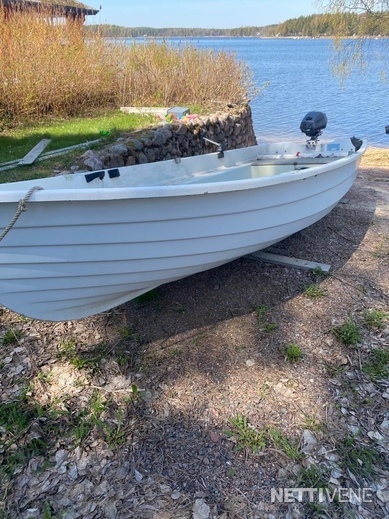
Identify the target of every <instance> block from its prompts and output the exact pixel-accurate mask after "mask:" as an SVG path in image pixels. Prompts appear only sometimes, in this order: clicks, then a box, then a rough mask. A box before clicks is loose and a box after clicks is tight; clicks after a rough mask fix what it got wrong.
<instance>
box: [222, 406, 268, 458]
mask: <svg viewBox="0 0 389 519" xmlns="http://www.w3.org/2000/svg"><path fill="white" fill-rule="evenodd" d="M230 424H231V428H230V429H227V431H226V435H227V436H228V437H232V438H234V439H235V441H236V448H237V450H245V449H248V450H251V451H252V452H253V453H254V454H257V453H258V451H260V450H263V449H265V447H266V435H265V431H257V430H256V429H254V428H253V427H252V426H251V425H250V424H249V421H248V419H247V418H246V417H245V416H243V415H241V414H238V415H237V416H236V417H235V418H230Z"/></svg>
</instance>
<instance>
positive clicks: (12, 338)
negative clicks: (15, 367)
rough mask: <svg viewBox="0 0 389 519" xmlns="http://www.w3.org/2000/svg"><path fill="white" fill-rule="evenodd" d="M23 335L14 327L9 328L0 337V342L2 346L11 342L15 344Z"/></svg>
mask: <svg viewBox="0 0 389 519" xmlns="http://www.w3.org/2000/svg"><path fill="white" fill-rule="evenodd" d="M21 337H23V332H22V331H21V330H17V329H16V328H9V329H8V330H6V331H5V332H4V334H3V336H2V337H0V343H1V344H2V345H3V346H9V345H11V344H17V343H18V342H19V339H20V338H21Z"/></svg>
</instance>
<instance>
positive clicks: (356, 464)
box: [337, 436, 380, 480]
mask: <svg viewBox="0 0 389 519" xmlns="http://www.w3.org/2000/svg"><path fill="white" fill-rule="evenodd" d="M337 451H338V454H339V456H340V458H341V459H340V466H341V467H342V468H343V469H349V470H350V472H351V473H352V474H353V475H354V476H355V477H356V478H362V479H365V480H372V479H373V477H374V476H375V474H376V471H377V465H378V463H379V461H380V455H379V453H378V451H377V450H375V449H372V448H370V447H367V446H365V445H359V444H358V443H357V442H356V441H355V439H354V437H353V436H349V437H347V438H345V439H344V440H343V442H342V443H341V444H340V445H339V446H338V449H337Z"/></svg>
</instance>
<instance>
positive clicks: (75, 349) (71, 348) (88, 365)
mask: <svg viewBox="0 0 389 519" xmlns="http://www.w3.org/2000/svg"><path fill="white" fill-rule="evenodd" d="M108 353H109V348H108V345H107V344H106V343H105V342H104V341H103V342H102V343H100V344H98V345H97V346H95V349H94V350H93V351H92V352H88V351H80V350H79V344H78V342H77V339H76V338H69V339H66V340H61V342H60V344H59V347H58V353H57V357H58V358H59V359H64V360H66V361H67V362H69V364H71V365H72V366H74V367H75V368H77V369H90V370H91V371H93V372H96V371H98V369H99V368H100V362H101V361H102V360H103V359H104V358H106V356H107V355H108Z"/></svg>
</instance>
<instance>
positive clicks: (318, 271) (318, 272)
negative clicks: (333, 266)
mask: <svg viewBox="0 0 389 519" xmlns="http://www.w3.org/2000/svg"><path fill="white" fill-rule="evenodd" d="M312 275H313V277H314V279H316V280H319V279H323V278H325V277H327V276H329V273H328V272H325V271H324V270H323V269H322V268H321V267H315V268H314V269H313V270H312Z"/></svg>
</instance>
